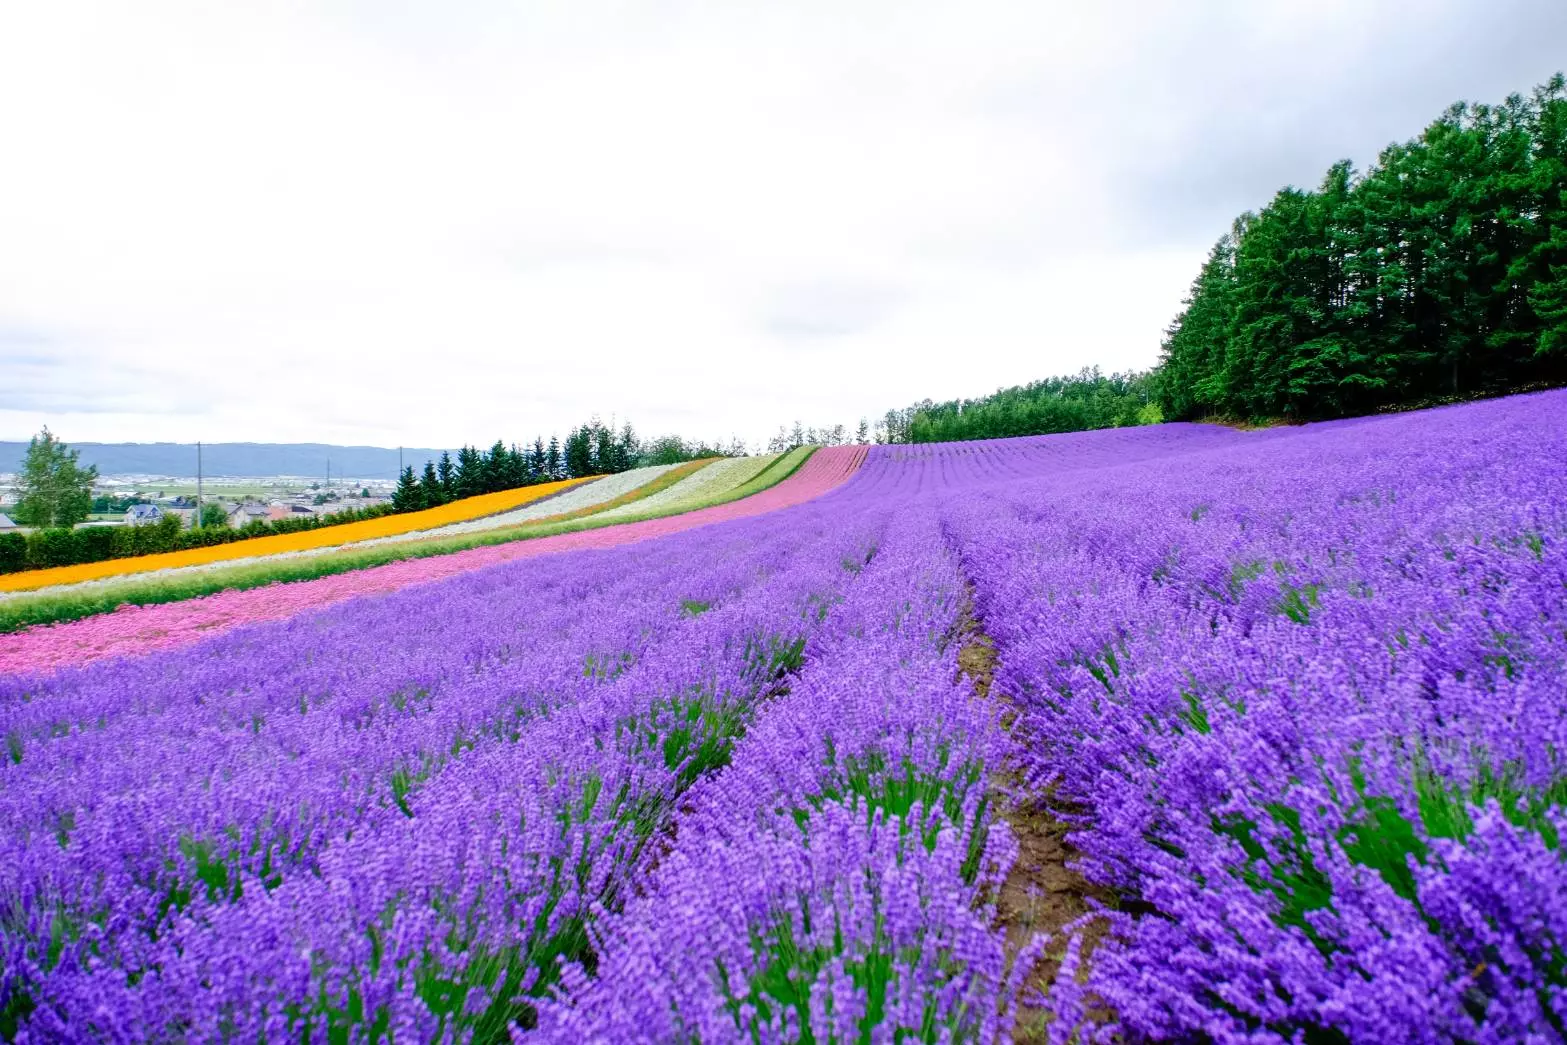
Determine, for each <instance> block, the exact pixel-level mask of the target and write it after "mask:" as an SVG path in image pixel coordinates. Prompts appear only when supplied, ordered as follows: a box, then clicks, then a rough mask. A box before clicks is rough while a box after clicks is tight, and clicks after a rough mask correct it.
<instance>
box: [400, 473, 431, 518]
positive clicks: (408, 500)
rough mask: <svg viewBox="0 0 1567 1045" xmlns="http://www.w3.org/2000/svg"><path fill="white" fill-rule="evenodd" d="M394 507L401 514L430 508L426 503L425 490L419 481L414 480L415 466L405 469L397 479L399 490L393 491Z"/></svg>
mask: <svg viewBox="0 0 1567 1045" xmlns="http://www.w3.org/2000/svg"><path fill="white" fill-rule="evenodd" d="M392 507H393V508H395V509H397V510H398V511H400V512H416V511H418V510H419V509H421V508H425V507H428V506H427V505H426V504H425V501H424V490H423V489H422V488H421V487H420V485H419V480H418V479H416V478H414V466H413V465H409V466H407V467H406V468H404V469H403V472H402V474H401V475H399V476H398V477H397V489H396V490H394V491H392Z"/></svg>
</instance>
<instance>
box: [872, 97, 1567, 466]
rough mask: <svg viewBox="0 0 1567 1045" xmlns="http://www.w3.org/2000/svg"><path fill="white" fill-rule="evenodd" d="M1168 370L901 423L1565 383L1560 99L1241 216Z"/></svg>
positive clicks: (1538, 102) (1171, 350)
mask: <svg viewBox="0 0 1567 1045" xmlns="http://www.w3.org/2000/svg"><path fill="white" fill-rule="evenodd" d="M1183 306H1184V307H1183V308H1182V311H1181V312H1180V314H1179V315H1178V316H1176V318H1175V320H1174V322H1173V323H1172V324H1171V325H1170V327H1169V329H1168V330H1167V331H1166V332H1165V337H1164V339H1163V342H1162V345H1161V354H1160V360H1159V363H1158V365H1157V366H1155V367H1154V368H1152V369H1150V370H1145V371H1132V372H1128V373H1123V374H1110V375H1105V374H1103V373H1101V372H1100V371H1099V370H1098V369H1097V368H1090V369H1086V370H1083V371H1081V372H1080V373H1078V374H1076V375H1071V376H1062V377H1051V378H1046V379H1045V380H1043V381H1035V382H1033V383H1031V384H1027V385H1018V386H1014V387H1011V388H1002V389H999V390H997V391H996V392H995V393H993V394H991V395H989V396H982V397H979V398H975V399H954V400H949V401H946V402H939V403H938V402H932V401H930V400H928V399H927V400H924V401H923V402H920V403H916V404H914V405H912V406H909V407H906V408H904V409H901V410H889V411H887V413H886V415H885V416H884V417H883V418H882V419H881V420H880V421H878V422H877V424H876V441H877V442H889V443H907V442H915V443H926V442H943V441H952V440H962V439H992V438H998V437H1005V436H1018V435H1041V434H1047V433H1052V432H1069V431H1082V430H1089V429H1096V428H1110V427H1119V426H1124V425H1133V424H1149V423H1156V422H1158V421H1161V420H1175V421H1179V420H1192V419H1200V418H1215V419H1238V420H1284V421H1309V420H1322V419H1327V418H1334V417H1346V416H1352V415H1355V414H1364V413H1371V412H1375V411H1377V410H1384V409H1392V408H1399V407H1409V406H1416V405H1426V404H1431V403H1435V402H1438V401H1450V400H1454V399H1460V398H1466V397H1471V396H1485V395H1496V394H1503V393H1506V392H1509V391H1517V390H1520V389H1524V388H1531V387H1544V386H1548V385H1561V384H1567V83H1564V78H1563V76H1562V74H1560V73H1558V74H1557V75H1555V76H1553V77H1551V78H1550V79H1549V80H1547V81H1546V82H1545V83H1544V84H1542V85H1540V86H1539V87H1537V88H1536V89H1535V90H1534V91H1533V92H1532V93H1531V94H1530V95H1529V96H1527V97H1525V96H1523V95H1519V94H1514V95H1511V96H1509V97H1508V98H1507V99H1506V100H1505V101H1503V102H1502V103H1501V104H1500V105H1471V104H1468V103H1465V102H1459V103H1457V104H1454V105H1452V106H1450V107H1449V108H1448V109H1447V111H1446V112H1444V113H1443V114H1442V115H1441V116H1440V117H1439V118H1438V119H1437V120H1436V121H1435V122H1434V123H1432V124H1431V125H1430V126H1428V127H1427V128H1426V129H1425V131H1424V132H1423V133H1422V134H1421V135H1420V136H1419V137H1418V138H1414V139H1412V140H1410V141H1407V142H1403V143H1401V144H1394V145H1390V146H1388V147H1387V148H1386V149H1384V150H1383V151H1382V153H1381V155H1380V156H1379V157H1378V158H1377V161H1376V162H1375V163H1374V164H1373V165H1372V166H1371V168H1370V169H1369V170H1367V171H1366V172H1365V173H1364V174H1357V173H1356V172H1355V169H1354V167H1353V165H1352V163H1351V162H1350V161H1348V160H1343V161H1340V162H1339V163H1336V164H1334V165H1333V166H1332V167H1330V168H1329V169H1328V172H1327V174H1326V176H1325V177H1324V178H1323V179H1322V182H1321V184H1320V185H1319V186H1318V187H1317V188H1316V189H1315V190H1312V191H1306V190H1302V189H1298V188H1293V187H1287V188H1284V189H1281V190H1280V191H1279V192H1278V193H1277V194H1276V195H1275V196H1274V197H1273V199H1272V200H1271V201H1270V202H1269V203H1268V205H1267V206H1265V207H1263V208H1262V209H1261V210H1260V211H1256V212H1251V211H1248V212H1247V213H1245V214H1242V215H1241V216H1240V217H1239V218H1237V219H1235V221H1234V223H1233V224H1232V225H1231V227H1230V229H1229V231H1228V232H1226V233H1225V234H1224V235H1223V236H1221V237H1220V238H1219V241H1218V242H1217V243H1216V244H1215V245H1214V247H1213V250H1212V251H1211V252H1210V253H1209V256H1208V259H1207V261H1206V263H1205V264H1204V265H1203V266H1202V268H1201V270H1200V271H1199V273H1198V275H1197V278H1196V280H1195V281H1194V282H1193V283H1192V287H1191V293H1190V295H1189V296H1188V297H1187V299H1186V300H1185V301H1184V302H1183Z"/></svg>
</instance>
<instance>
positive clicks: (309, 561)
mask: <svg viewBox="0 0 1567 1045" xmlns="http://www.w3.org/2000/svg"><path fill="white" fill-rule="evenodd" d="M811 450H812V448H810V447H806V448H802V449H799V450H796V451H793V452H791V453H789V454H786V455H784V457H783V458H781V459H780V460H778V461H775V462H774V463H773V465H772V466H771V467H769V468H768V469H767V470H766V471H765V472H764V473H763V474H762V475H760V476H758V477H757V478H756V479H753V480H751V482H749V483H747V484H746V485H745V486H744V487H742V488H740V489H737V490H732V491H730V492H728V493H726V494H723V495H722V496H718V497H712V498H709V499H708V503H706V504H702V505H697V506H678V507H677V508H676V509H675V510H677V511H680V510H691V509H692V508H693V507H709V506H713V505H717V504H724V503H727V502H729V501H732V500H738V499H740V498H741V497H746V496H751V495H753V494H755V493H757V492H760V491H761V490H763V489H766V488H767V487H769V486H772V485H775V484H777V483H779V482H782V481H783V480H784V479H786V478H788V477H789V476H790V475H792V474H793V473H794V471H795V470H796V469H797V468H798V466H799V464H801V463H803V461H804V460H805V459H806V457H808V456H809V454H810V453H811ZM780 465H785V466H787V467H780ZM676 467H683V466H676ZM613 478H614V477H610V479H611V480H612V479H613ZM606 481H609V480H606V479H595V480H591V481H590V482H588V483H585V484H583V486H582V487H577V488H574V489H573V490H568V491H566V492H565V493H564V494H562V495H556V496H553V497H551V498H549V500H548V502H547V503H549V504H551V505H553V504H554V503H555V502H556V501H557V500H558V499H559V498H560V497H561V496H570V495H571V494H573V493H575V492H577V490H583V491H586V490H587V489H590V488H592V487H596V486H598V485H599V484H600V483H603V482H606ZM666 481H668V482H673V481H675V480H673V479H669V480H666ZM648 485H652V484H648ZM656 489H657V487H655V491H656ZM638 496H640V494H639V492H638V491H637V490H633V491H632V493H631V494H629V495H626V499H627V500H633V499H636V498H637V497H638ZM539 507H543V505H540V506H539ZM573 514H575V513H573ZM661 514H667V513H664V512H659V513H646V514H645V515H638V516H636V517H634V518H633V519H599V518H597V517H596V515H595V514H594V513H592V512H585V513H582V517H581V518H574V519H561V520H548V519H542V520H533V521H532V522H529V523H524V524H515V525H497V526H490V525H487V523H488V520H489V519H490V518H492V517H485V518H484V519H481V520H479V522H478V525H477V526H476V528H475V529H474V530H473V531H472V532H471V533H462V534H447V535H442V536H426V535H423V534H409V535H405V536H403V537H398V538H386V539H380V540H368V541H360V542H357V543H355V544H352V545H346V546H342V545H339V546H333V547H329V548H318V549H311V550H306V551H299V552H283V553H279V554H276V555H271V556H261V557H252V558H244V559H237V560H234V561H232V562H225V563H214V564H207V565H201V566H187V567H180V568H175V569H164V570H158V571H155V572H152V573H147V574H141V575H136V576H131V577H126V578H106V579H103V580H94V581H83V582H78V583H75V584H66V585H54V586H51V587H48V588H43V589H39V590H37V591H30V592H11V593H6V592H0V635H4V634H7V633H10V632H15V631H19V630H21V629H22V628H26V627H31V626H35V625H44V624H53V623H57V622H64V621H73V620H80V619H83V618H86V617H91V616H94V615H96V614H99V613H107V612H111V611H113V610H115V609H118V608H120V607H122V606H146V605H155V604H159V603H168V602H179V601H183V600H185V599H192V598H200V597H202V596H206V595H212V594H215V593H218V592H222V591H229V590H244V589H248V588H254V587H257V586H261V585H267V584H273V583H287V582H293V581H302V580H313V579H316V578H320V577H326V576H330V575H333V574H338V573H346V572H349V571H351V570H361V569H368V568H371V567H374V566H381V565H385V564H387V563H392V562H397V561H399V560H404V559H415V558H424V557H428V556H433V555H446V554H450V553H452V552H458V551H466V550H468V549H471V548H477V547H481V546H485V545H491V544H502V543H506V542H508V541H517V540H532V539H536V538H539V537H548V536H554V535H556V534H562V533H573V532H577V531H579V530H586V529H593V528H595V527H599V526H611V525H619V524H622V523H624V522H628V521H634V520H640V519H641V518H644V517H645V518H656V517H657V516H658V515H661Z"/></svg>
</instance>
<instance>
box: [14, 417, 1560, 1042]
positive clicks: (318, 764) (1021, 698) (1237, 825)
mask: <svg viewBox="0 0 1567 1045" xmlns="http://www.w3.org/2000/svg"><path fill="white" fill-rule="evenodd" d="M1564 413H1567V398H1564V397H1562V396H1559V395H1547V396H1538V397H1529V398H1523V399H1517V400H1512V401H1507V402H1500V403H1493V404H1486V405H1482V406H1474V407H1466V408H1460V409H1453V410H1447V411H1439V412H1436V413H1432V414H1428V415H1415V416H1409V417H1405V418H1394V419H1381V420H1377V421H1372V422H1366V423H1363V424H1341V425H1328V426H1317V427H1313V428H1309V429H1306V430H1302V431H1292V432H1283V433H1264V434H1241V433H1235V432H1227V431H1222V430H1217V429H1211V428H1202V427H1198V426H1182V425H1171V426H1160V427H1158V428H1153V429H1140V430H1128V431H1121V432H1107V433H1091V434H1082V435H1076V436H1064V437H1046V438H1042V439H1026V440H1007V441H999V442H995V443H987V444H954V445H951V446H936V447H888V448H881V449H878V450H877V452H876V453H875V454H873V456H872V458H871V459H870V461H869V462H868V463H867V465H866V467H865V468H864V469H863V470H862V472H861V473H860V474H859V475H857V476H856V478H855V479H854V480H853V481H852V482H851V483H850V484H849V485H848V486H846V487H844V488H842V489H840V490H838V491H836V492H834V493H833V494H831V495H829V496H827V497H825V498H823V499H821V500H820V501H818V502H815V503H813V504H810V505H806V506H802V507H798V508H794V509H791V510H789V511H787V512H783V513H779V514H778V515H775V516H770V517H762V518H757V519H752V520H747V521H744V522H739V523H733V524H728V525H725V526H719V527H711V528H707V529H704V530H699V531H694V532H692V533H689V534H685V535H682V536H678V537H673V538H669V539H666V540H662V541H659V542H656V543H652V544H646V545H642V546H639V547H637V548H632V549H622V550H616V551H604V552H593V553H578V554H572V555H563V556H559V557H554V558H541V559H538V560H533V561H529V562H524V563H515V564H509V565H505V566H499V567H495V568H492V569H490V570H486V571H483V572H480V573H476V574H473V575H470V576H466V577H461V578H455V579H452V580H449V581H445V582H442V583H440V584H432V585H425V586H421V587H418V588H413V589H409V590H407V591H404V592H401V593H398V594H395V595H389V596H385V597H381V598H374V599H361V600H356V601H354V602H350V603H346V604H344V605H341V606H338V607H336V608H333V609H331V610H328V611H325V612H321V613H316V614H313V615H308V616H304V617H300V618H296V619H295V620H293V621H290V622H281V623H274V624H269V625H263V626H257V627H252V628H248V629H243V630H240V631H236V632H234V633H232V634H230V635H227V636H224V637H221V638H218V639H214V640H211V641H209V642H208V643H206V644H204V645H202V646H199V647H195V648H193V649H191V650H188V651H185V652H183V653H178V654H176V653H161V654H153V655H149V656H147V657H144V658H141V659H137V660H128V661H117V662H104V663H101V664H97V665H93V666H89V667H86V668H82V669H79V670H75V671H69V672H65V673H62V674H59V675H55V676H47V677H46V676H38V677H13V678H11V679H8V680H0V731H3V732H4V734H5V736H6V738H7V742H8V751H9V758H8V759H7V760H6V762H5V764H4V768H3V769H0V918H3V919H4V921H3V922H0V932H3V945H4V950H3V951H0V963H3V966H0V1033H3V1034H4V1035H6V1036H10V1035H12V1034H15V1035H17V1036H20V1037H28V1036H32V1037H35V1038H44V1039H54V1038H92V1039H115V1038H119V1039H135V1040H145V1039H184V1040H207V1039H225V1038H226V1039H229V1040H253V1039H265V1040H268V1041H279V1040H292V1039H296V1038H302V1037H306V1036H311V1037H316V1038H319V1037H322V1036H326V1037H328V1038H330V1039H332V1040H338V1039H343V1040H371V1039H376V1038H379V1037H383V1036H389V1037H391V1038H392V1039H393V1040H430V1039H443V1038H450V1039H455V1040H468V1039H472V1038H477V1039H480V1040H491V1039H493V1038H494V1037H496V1036H497V1035H500V1034H503V1033H504V1032H505V1031H506V1030H508V1029H509V1030H510V1031H511V1032H512V1033H514V1034H517V1035H519V1036H523V1037H528V1036H535V1037H547V1038H550V1039H553V1040H562V1041H580V1040H606V1041H608V1040H658V1041H665V1040H703V1041H725V1040H731V1039H736V1038H738V1039H742V1040H752V1041H793V1040H818V1041H832V1040H837V1041H843V1040H851V1039H852V1040H865V1039H869V1040H894V1039H897V1038H908V1037H912V1038H916V1039H919V1040H1005V1039H1006V1038H1007V1036H1008V1035H1009V1033H1010V1031H1011V1023H1012V1019H1013V1016H1014V1012H1015V1008H1016V1003H1017V1000H1018V996H1019V992H1020V991H1022V990H1023V989H1024V987H1023V984H1024V983H1025V982H1026V981H1027V980H1028V978H1029V975H1030V972H1031V965H1032V956H1033V955H1034V954H1036V953H1037V952H1038V949H1039V948H1040V947H1041V946H1043V945H1044V944H1045V942H1046V941H1043V940H1040V941H1036V942H1035V944H1034V949H1033V950H1031V951H1027V952H1025V953H1024V954H1023V955H1022V956H1021V957H1012V958H1009V956H1008V954H1007V953H1006V951H1005V948H1004V946H1003V939H1004V937H1003V934H1002V932H1001V930H1000V927H999V926H997V925H996V924H995V908H994V907H993V901H994V898H995V895H996V892H997V886H998V884H999V882H1000V881H1001V880H1002V878H1003V877H1004V876H1005V875H1006V874H1007V873H1008V870H1009V868H1010V866H1011V864H1012V857H1013V850H1014V848H1015V846H1014V842H1013V840H1012V839H1011V837H1010V834H1009V832H1008V830H1007V827H1006V825H1005V823H1004V822H1002V821H1000V820H999V819H998V818H997V814H996V809H995V798H996V795H997V791H998V779H999V778H998V776H997V774H998V771H1000V770H1001V769H1003V768H1004V767H1017V768H1020V769H1021V770H1022V774H1021V776H1022V779H1023V781H1024V783H1025V786H1026V789H1027V790H1028V791H1030V792H1031V793H1032V794H1033V795H1034V796H1035V797H1041V798H1043V797H1049V798H1050V799H1052V800H1053V801H1054V803H1055V804H1056V806H1057V808H1058V809H1062V810H1066V811H1067V812H1066V813H1065V815H1070V816H1074V817H1077V818H1078V819H1079V820H1080V823H1079V825H1078V831H1077V833H1076V835H1075V837H1076V840H1077V842H1078V844H1079V845H1080V847H1081V849H1082V852H1083V854H1084V858H1083V868H1084V871H1085V872H1086V873H1087V874H1088V875H1089V876H1090V877H1092V878H1094V879H1096V880H1098V881H1100V882H1102V883H1104V884H1106V885H1107V886H1110V887H1112V888H1113V889H1115V890H1118V891H1119V892H1120V893H1121V894H1122V895H1123V896H1125V897H1126V898H1127V899H1128V900H1136V901H1138V903H1137V904H1136V905H1130V904H1127V905H1123V907H1122V910H1120V911H1117V912H1110V913H1108V914H1107V915H1105V916H1104V919H1102V920H1109V921H1111V922H1112V923H1113V926H1112V928H1113V930H1114V932H1113V935H1112V936H1111V938H1110V940H1109V941H1108V942H1107V943H1104V944H1102V945H1101V946H1100V947H1098V949H1097V950H1095V951H1094V953H1093V954H1092V955H1091V956H1090V957H1089V958H1088V960H1087V961H1086V962H1078V961H1077V960H1075V958H1069V960H1068V961H1067V962H1065V964H1064V965H1063V966H1062V968H1063V970H1064V972H1063V975H1062V976H1061V977H1059V978H1058V981H1057V983H1056V984H1055V985H1054V987H1053V989H1052V991H1051V994H1050V999H1049V1007H1050V1008H1052V1009H1053V1010H1054V1012H1055V1017H1054V1021H1053V1023H1052V1025H1051V1031H1052V1033H1053V1034H1055V1036H1056V1037H1058V1038H1062V1039H1065V1038H1067V1037H1068V1036H1070V1035H1072V1034H1074V1033H1076V1034H1081V1035H1083V1036H1085V1037H1092V1036H1099V1035H1104V1036H1109V1035H1111V1034H1117V1033H1119V1034H1122V1035H1124V1036H1127V1037H1132V1038H1171V1037H1192V1036H1201V1035H1208V1036H1211V1037H1215V1038H1219V1039H1231V1038H1234V1039H1242V1038H1244V1039H1248V1040H1290V1039H1291V1038H1293V1037H1296V1036H1298V1035H1300V1034H1303V1033H1308V1032H1310V1031H1312V1030H1313V1029H1315V1030H1319V1031H1327V1032H1334V1031H1336V1032H1338V1033H1339V1034H1340V1035H1342V1036H1345V1037H1348V1038H1349V1039H1350V1040H1376V1041H1394V1040H1451V1039H1454V1038H1459V1039H1469V1040H1484V1039H1486V1038H1488V1037H1490V1038H1505V1037H1509V1036H1512V1037H1522V1036H1527V1035H1530V1034H1533V1035H1535V1036H1536V1037H1538V1038H1541V1039H1548V1038H1550V1037H1551V1036H1552V1035H1559V1034H1560V1031H1561V1023H1562V1020H1563V1002H1562V997H1561V993H1560V991H1561V985H1562V980H1563V966H1564V962H1563V954H1562V941H1563V940H1567V932H1564V931H1563V918H1564V915H1563V910H1562V908H1561V907H1560V904H1559V901H1557V900H1556V899H1555V897H1557V896H1559V895H1562V894H1564V893H1567V889H1564V888H1563V887H1564V886H1567V878H1564V875H1563V864H1562V861H1561V858H1560V849H1559V847H1558V844H1557V841H1558V836H1559V832H1560V828H1561V826H1562V824H1561V819H1560V815H1559V813H1558V808H1559V805H1560V801H1561V799H1562V797H1563V785H1562V783H1561V780H1562V779H1563V776H1562V773H1561V771H1560V767H1559V761H1558V760H1559V757H1560V755H1559V753H1560V752H1561V751H1562V750H1563V743H1562V742H1563V740H1564V737H1563V735H1562V734H1563V722H1562V716H1563V712H1564V710H1567V699H1564V696H1563V680H1564V679H1567V663H1564V647H1567V637H1564V634H1563V629H1564V624H1563V621H1564V617H1567V612H1564V607H1567V562H1564V552H1563V537H1564V535H1567V517H1564V511H1567V509H1564V505H1567V464H1564V462H1567V425H1564V423H1563V421H1562V415H1563V414H1564ZM970 586H972V598H973V600H974V602H975V604H976V606H977V609H978V612H979V615H980V617H981V618H982V620H983V623H984V625H985V627H986V629H987V630H988V631H989V632H990V633H991V635H992V637H993V638H994V639H995V640H996V643H997V645H998V647H999V649H1000V653H1001V660H1000V667H999V673H998V676H997V680H996V687H995V691H996V692H999V693H1001V694H1002V695H1003V696H1004V698H1005V701H1006V703H1008V704H1010V705H1011V706H1012V707H1014V708H1016V709H1017V710H1018V712H1019V713H1020V714H1019V717H1018V721H1017V727H1016V729H1014V730H1013V731H1012V732H1010V733H1009V732H1008V731H1005V730H1003V729H1002V728H1001V726H1000V724H999V719H998V716H997V705H995V704H991V703H985V702H981V701H978V700H976V699H975V697H974V694H973V691H972V688H971V687H970V685H969V684H968V683H967V681H965V680H962V679H960V678H959V676H958V675H957V672H956V646H957V644H958V642H959V641H961V634H960V629H959V621H960V615H961V611H962V609H963V607H964V605H965V603H966V602H967V600H968V599H969V597H970V596H969V593H968V589H969V587H970ZM1134 910H1136V911H1145V912H1148V913H1143V914H1141V915H1139V916H1138V917H1135V918H1134V917H1132V916H1131V913H1130V912H1132V911H1134ZM1050 942H1051V943H1052V944H1059V943H1060V941H1050ZM1077 946H1078V944H1077V943H1076V942H1074V943H1073V944H1072V947H1073V948H1074V950H1075V948H1076V947H1077ZM1107 1020H1108V1022H1106V1021H1107Z"/></svg>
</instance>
